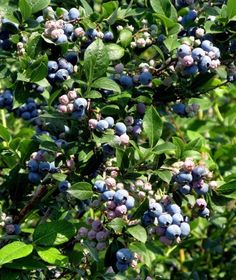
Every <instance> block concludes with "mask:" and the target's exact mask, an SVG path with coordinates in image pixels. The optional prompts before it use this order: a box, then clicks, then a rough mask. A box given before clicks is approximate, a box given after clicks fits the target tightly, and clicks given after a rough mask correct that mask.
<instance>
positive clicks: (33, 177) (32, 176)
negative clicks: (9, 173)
mask: <svg viewBox="0 0 236 280" xmlns="http://www.w3.org/2000/svg"><path fill="white" fill-rule="evenodd" d="M28 179H29V181H30V182H31V183H33V184H36V185H38V184H39V183H40V180H41V176H40V174H39V173H37V172H29V174H28Z"/></svg>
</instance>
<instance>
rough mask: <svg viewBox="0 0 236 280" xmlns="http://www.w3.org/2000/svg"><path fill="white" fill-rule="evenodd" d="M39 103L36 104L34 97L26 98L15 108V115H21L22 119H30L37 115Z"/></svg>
mask: <svg viewBox="0 0 236 280" xmlns="http://www.w3.org/2000/svg"><path fill="white" fill-rule="evenodd" d="M39 108H40V105H39V104H37V103H36V102H35V100H34V98H28V99H27V100H26V103H25V104H23V105H21V106H20V107H19V108H18V110H17V115H18V116H19V117H21V118H22V119H23V120H26V121H28V120H31V119H34V118H36V117H38V115H39V112H40V110H39Z"/></svg>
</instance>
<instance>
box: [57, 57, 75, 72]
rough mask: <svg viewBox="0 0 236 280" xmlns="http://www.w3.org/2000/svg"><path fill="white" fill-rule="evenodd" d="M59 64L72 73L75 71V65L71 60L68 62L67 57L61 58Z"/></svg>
mask: <svg viewBox="0 0 236 280" xmlns="http://www.w3.org/2000/svg"><path fill="white" fill-rule="evenodd" d="M58 65H59V68H60V69H65V70H67V71H68V73H69V74H72V73H73V72H74V67H73V65H72V64H71V63H70V62H68V61H67V60H66V59H65V58H60V59H59V61H58Z"/></svg>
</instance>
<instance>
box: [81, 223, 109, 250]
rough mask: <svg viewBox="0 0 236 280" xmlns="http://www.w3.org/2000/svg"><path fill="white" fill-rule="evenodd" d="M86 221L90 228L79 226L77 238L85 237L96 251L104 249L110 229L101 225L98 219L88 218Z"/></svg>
mask: <svg viewBox="0 0 236 280" xmlns="http://www.w3.org/2000/svg"><path fill="white" fill-rule="evenodd" d="M87 223H88V225H89V226H90V228H87V227H81V228H79V230H78V234H77V239H80V240H81V239H82V240H84V239H87V240H89V244H90V245H91V246H92V247H93V248H96V249H97V250H98V251H103V250H105V249H106V248H107V246H108V241H109V236H110V231H109V230H108V229H106V228H105V227H104V226H103V224H102V222H101V221H100V220H93V219H88V222H87Z"/></svg>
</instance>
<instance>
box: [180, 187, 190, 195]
mask: <svg viewBox="0 0 236 280" xmlns="http://www.w3.org/2000/svg"><path fill="white" fill-rule="evenodd" d="M179 191H180V192H181V193H182V194H184V195H187V194H189V193H190V192H191V187H190V186H189V185H183V186H180V188H179Z"/></svg>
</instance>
